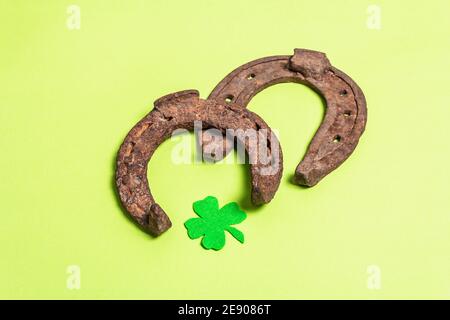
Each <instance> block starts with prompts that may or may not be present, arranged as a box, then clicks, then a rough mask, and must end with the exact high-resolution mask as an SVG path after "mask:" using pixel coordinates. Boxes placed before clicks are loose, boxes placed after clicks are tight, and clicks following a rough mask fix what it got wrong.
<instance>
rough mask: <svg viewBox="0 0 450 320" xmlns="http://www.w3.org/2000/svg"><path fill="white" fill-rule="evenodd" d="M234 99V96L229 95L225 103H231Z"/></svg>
mask: <svg viewBox="0 0 450 320" xmlns="http://www.w3.org/2000/svg"><path fill="white" fill-rule="evenodd" d="M233 99H234V96H233V95H231V94H229V95H227V96H226V97H225V102H226V103H230V102H231V101H233Z"/></svg>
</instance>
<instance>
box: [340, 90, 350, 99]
mask: <svg viewBox="0 0 450 320" xmlns="http://www.w3.org/2000/svg"><path fill="white" fill-rule="evenodd" d="M347 94H348V91H347V90H345V89H342V90H341V91H339V95H340V96H341V97H345V96H346V95H347Z"/></svg>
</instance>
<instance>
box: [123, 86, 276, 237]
mask: <svg viewBox="0 0 450 320" xmlns="http://www.w3.org/2000/svg"><path fill="white" fill-rule="evenodd" d="M154 106H155V107H154V109H153V110H152V111H151V112H150V113H149V114H147V115H146V116H145V117H144V118H143V119H142V120H141V121H139V122H138V123H137V124H136V125H135V126H134V127H133V128H132V129H131V131H130V132H129V133H128V135H127V136H126V138H125V140H124V142H123V143H122V145H121V147H120V149H119V152H118V156H117V167H116V185H117V189H118V192H119V196H120V200H121V202H122V204H123V206H124V207H125V209H126V210H127V212H128V213H129V214H130V216H131V217H132V218H133V219H134V220H135V221H136V222H137V223H138V224H139V225H140V226H141V227H142V228H143V229H144V230H145V231H147V232H149V233H151V234H153V235H155V236H158V235H160V234H161V233H163V232H164V231H166V230H167V229H169V228H170V227H171V225H172V224H171V222H170V219H169V217H168V216H167V214H166V213H165V212H164V211H163V209H162V208H161V207H160V206H159V205H158V204H157V203H156V202H155V200H154V199H153V196H152V194H151V192H150V187H149V185H148V181H147V164H148V162H149V160H150V158H151V157H152V155H153V153H154V151H155V150H156V149H157V148H158V146H159V145H160V144H161V143H162V142H163V141H164V140H166V139H167V138H168V137H170V135H171V134H172V133H173V131H175V130H176V129H179V128H183V129H188V130H193V129H194V122H195V121H202V122H204V123H205V124H206V125H207V126H210V127H213V128H217V129H219V130H222V132H224V131H225V130H227V129H232V130H239V129H242V130H246V129H253V130H255V131H256V132H258V135H255V139H256V141H253V143H259V142H261V141H260V140H261V139H263V138H262V136H261V135H259V133H260V132H261V130H262V129H264V130H266V131H265V132H268V133H270V134H268V135H266V136H265V138H264V139H267V140H266V141H265V143H266V145H267V146H268V153H269V155H270V156H271V159H272V160H273V161H272V162H270V163H267V162H265V161H262V160H260V157H259V155H258V151H257V150H256V149H255V148H251V147H250V143H252V142H251V139H246V137H240V136H239V135H237V136H236V139H237V140H240V141H239V142H240V143H242V145H243V146H244V147H245V150H246V151H247V154H248V157H249V159H250V171H251V183H252V193H251V197H252V202H253V203H254V204H255V205H258V204H263V203H268V202H269V201H270V200H271V199H272V198H273V196H274V194H275V192H276V191H277V189H278V186H279V184H280V179H281V176H282V169H283V168H282V161H283V159H282V153H281V147H280V146H279V143H278V140H277V138H276V137H275V135H273V134H271V130H270V128H269V127H268V126H267V124H266V123H265V122H264V121H263V120H262V119H261V118H260V117H258V116H257V115H256V114H254V113H252V112H250V111H248V110H246V109H244V108H241V107H239V106H236V105H235V104H230V105H226V106H225V105H223V104H220V103H217V102H216V101H214V100H203V99H200V98H199V93H198V92H197V91H195V90H187V91H181V92H177V93H173V94H170V95H167V96H164V97H162V98H160V99H158V100H156V101H155V103H154ZM274 146H278V147H277V148H276V149H275V148H274Z"/></svg>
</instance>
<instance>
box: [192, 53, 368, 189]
mask: <svg viewBox="0 0 450 320" xmlns="http://www.w3.org/2000/svg"><path fill="white" fill-rule="evenodd" d="M285 82H296V83H301V84H305V85H308V86H309V87H311V88H313V89H314V90H315V91H316V92H318V93H319V94H320V95H322V96H323V98H324V99H325V101H326V115H325V117H324V119H323V121H322V124H321V125H320V127H319V129H318V130H317V132H316V134H315V136H314V138H313V139H312V141H311V143H310V145H309V147H308V150H307V152H306V154H305V156H304V157H303V160H302V161H301V162H300V163H299V165H298V166H297V168H296V170H295V176H294V180H295V182H296V183H297V184H300V185H306V186H313V185H315V184H317V183H318V182H319V181H320V180H321V179H322V178H323V177H325V176H326V175H327V174H329V173H330V172H331V171H333V170H334V169H336V168H337V167H338V166H339V165H341V164H342V163H343V162H344V161H345V160H346V159H347V158H348V157H349V156H350V154H351V153H352V152H353V150H354V149H355V148H356V145H357V144H358V141H359V138H360V136H361V135H362V133H363V132H364V128H365V125H366V119H367V109H366V100H365V98H364V94H363V92H362V91H361V89H360V88H359V87H358V85H357V84H356V83H355V82H354V81H353V80H352V79H351V78H350V77H349V76H347V75H346V74H345V73H343V72H342V71H340V70H338V69H336V68H335V67H333V66H332V65H331V64H330V62H329V60H328V58H327V57H326V55H325V54H324V53H321V52H317V51H312V50H305V49H295V50H294V55H293V56H274V57H267V58H262V59H258V60H254V61H252V62H249V63H246V64H244V65H243V66H241V67H239V68H237V69H236V70H234V71H232V72H231V73H230V74H229V75H228V76H226V77H225V78H224V79H223V80H222V81H221V82H220V83H219V84H218V85H217V86H216V88H215V89H214V90H213V91H212V93H211V94H210V95H209V97H208V99H214V100H216V101H218V102H220V103H223V102H227V103H230V102H233V103H236V104H237V105H239V106H241V107H243V108H245V107H246V106H247V105H248V103H249V102H250V100H251V99H252V98H253V96H255V95H256V94H257V93H258V92H260V91H261V90H263V89H265V88H267V87H269V86H271V85H274V84H277V83H285ZM200 138H201V139H202V141H203V143H202V146H203V148H216V147H218V146H215V145H214V144H217V143H216V142H214V140H212V139H211V138H212V137H211V135H208V133H207V132H203V134H202V137H200ZM222 147H224V148H223V149H222V150H224V151H225V152H224V154H223V155H220V156H224V155H225V154H227V153H228V152H229V150H230V149H231V148H232V146H231V145H229V144H227V145H224V146H220V148H222ZM215 159H216V160H218V159H220V157H217V155H216V158H215Z"/></svg>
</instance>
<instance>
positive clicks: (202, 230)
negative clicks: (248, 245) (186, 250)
mask: <svg viewBox="0 0 450 320" xmlns="http://www.w3.org/2000/svg"><path fill="white" fill-rule="evenodd" d="M193 207H194V211H195V213H196V214H197V215H198V216H199V217H200V218H192V219H189V220H187V221H186V222H185V223H184V226H185V227H186V229H187V231H188V236H189V238H191V239H197V238H200V237H202V236H203V239H202V246H203V247H204V248H205V249H213V250H220V249H222V248H223V247H224V245H225V231H228V232H229V233H230V234H231V235H232V236H233V237H235V238H236V240H238V241H239V242H241V243H244V234H243V233H242V232H241V231H239V230H238V229H236V228H234V227H232V226H231V225H234V224H238V223H241V222H242V221H244V220H245V218H247V215H246V214H245V212H244V211H242V210H241V209H240V208H239V206H238V205H237V203H236V202H230V203H228V204H226V205H225V206H223V207H222V208H221V209H219V202H218V201H217V199H216V198H215V197H212V196H208V197H206V198H205V199H203V200H200V201H196V202H194V205H193Z"/></svg>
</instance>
